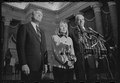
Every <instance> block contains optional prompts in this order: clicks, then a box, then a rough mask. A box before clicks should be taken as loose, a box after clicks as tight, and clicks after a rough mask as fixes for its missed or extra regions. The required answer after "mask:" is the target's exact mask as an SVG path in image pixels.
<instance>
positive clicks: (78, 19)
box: [69, 14, 86, 80]
mask: <svg viewBox="0 0 120 83" xmlns="http://www.w3.org/2000/svg"><path fill="white" fill-rule="evenodd" d="M84 22H85V21H84V17H83V16H82V15H81V14H77V15H76V16H75V24H76V25H75V26H74V27H71V30H70V33H69V36H70V37H71V38H72V40H73V46H74V50H75V55H76V57H77V62H76V63H75V76H76V80H85V79H86V78H85V65H84V57H83V48H84V46H83V45H82V43H80V42H79V39H80V34H81V32H82V31H84V30H85V27H84Z"/></svg>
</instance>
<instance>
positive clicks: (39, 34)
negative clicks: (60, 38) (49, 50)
mask: <svg viewBox="0 0 120 83" xmlns="http://www.w3.org/2000/svg"><path fill="white" fill-rule="evenodd" d="M36 30H37V35H38V38H39V40H40V42H41V33H40V29H39V27H38V26H36Z"/></svg>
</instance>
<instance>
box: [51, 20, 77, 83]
mask: <svg viewBox="0 0 120 83" xmlns="http://www.w3.org/2000/svg"><path fill="white" fill-rule="evenodd" d="M52 52H53V56H52V57H53V64H52V65H53V75H54V80H55V81H57V82H60V81H70V80H73V73H74V72H73V69H74V63H75V62H76V57H75V53H74V48H73V41H72V39H71V38H70V37H68V25H67V22H66V21H61V22H60V26H59V28H58V30H57V32H56V34H55V35H53V36H52Z"/></svg>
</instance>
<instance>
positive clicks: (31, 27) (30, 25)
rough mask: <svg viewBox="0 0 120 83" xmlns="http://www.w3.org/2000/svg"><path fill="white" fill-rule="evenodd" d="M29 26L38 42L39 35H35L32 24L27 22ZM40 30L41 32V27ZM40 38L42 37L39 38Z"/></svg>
mask: <svg viewBox="0 0 120 83" xmlns="http://www.w3.org/2000/svg"><path fill="white" fill-rule="evenodd" d="M29 27H30V30H31V32H32V34H33V35H34V36H35V37H36V39H37V40H38V41H39V42H40V40H39V37H38V35H37V33H36V31H35V29H34V27H33V25H32V24H31V22H30V23H29ZM40 32H41V29H40ZM41 38H42V33H41ZM41 40H42V39H41Z"/></svg>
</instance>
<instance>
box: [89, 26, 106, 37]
mask: <svg viewBox="0 0 120 83" xmlns="http://www.w3.org/2000/svg"><path fill="white" fill-rule="evenodd" d="M89 29H90V30H91V31H92V32H93V33H95V34H96V35H97V36H100V37H102V38H104V37H103V36H102V35H101V34H100V33H98V32H97V31H95V30H93V29H92V28H90V27H89Z"/></svg>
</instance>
